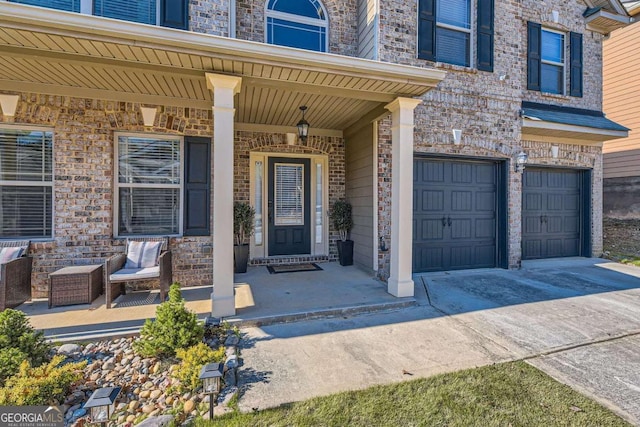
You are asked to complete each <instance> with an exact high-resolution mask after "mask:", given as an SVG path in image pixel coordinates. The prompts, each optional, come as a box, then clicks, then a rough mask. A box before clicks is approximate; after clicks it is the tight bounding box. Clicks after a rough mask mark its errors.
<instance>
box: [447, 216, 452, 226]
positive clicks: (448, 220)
mask: <svg viewBox="0 0 640 427" xmlns="http://www.w3.org/2000/svg"><path fill="white" fill-rule="evenodd" d="M447 225H448V226H449V227H451V217H449V218H447Z"/></svg>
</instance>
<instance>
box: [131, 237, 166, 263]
mask: <svg viewBox="0 0 640 427" xmlns="http://www.w3.org/2000/svg"><path fill="white" fill-rule="evenodd" d="M161 247H162V242H133V241H131V242H129V244H128V246H127V262H126V263H125V265H124V268H147V267H155V266H156V265H158V257H159V256H160V249H161Z"/></svg>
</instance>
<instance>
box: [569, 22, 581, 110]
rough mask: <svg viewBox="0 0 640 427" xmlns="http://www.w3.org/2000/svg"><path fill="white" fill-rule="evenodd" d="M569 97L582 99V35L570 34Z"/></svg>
mask: <svg viewBox="0 0 640 427" xmlns="http://www.w3.org/2000/svg"><path fill="white" fill-rule="evenodd" d="M569 40H570V53H569V57H570V66H571V72H570V74H569V82H570V83H569V85H570V87H569V95H571V96H579V97H582V34H579V33H571V34H570V38H569Z"/></svg>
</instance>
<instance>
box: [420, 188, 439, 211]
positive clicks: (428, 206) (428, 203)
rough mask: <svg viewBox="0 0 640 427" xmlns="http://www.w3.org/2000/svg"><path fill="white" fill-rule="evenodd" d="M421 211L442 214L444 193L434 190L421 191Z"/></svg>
mask: <svg viewBox="0 0 640 427" xmlns="http://www.w3.org/2000/svg"><path fill="white" fill-rule="evenodd" d="M420 196H421V199H422V211H423V212H442V211H443V210H444V192H443V191H436V190H421V194H420Z"/></svg>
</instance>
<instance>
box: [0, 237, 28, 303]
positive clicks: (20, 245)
mask: <svg viewBox="0 0 640 427" xmlns="http://www.w3.org/2000/svg"><path fill="white" fill-rule="evenodd" d="M28 252H29V241H28V240H23V241H0V260H4V261H6V262H2V261H0V311H2V310H4V309H7V308H14V307H17V306H19V305H20V304H22V303H23V302H25V301H28V300H30V299H31V267H32V265H33V258H31V257H30V256H27V254H28Z"/></svg>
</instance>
